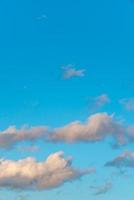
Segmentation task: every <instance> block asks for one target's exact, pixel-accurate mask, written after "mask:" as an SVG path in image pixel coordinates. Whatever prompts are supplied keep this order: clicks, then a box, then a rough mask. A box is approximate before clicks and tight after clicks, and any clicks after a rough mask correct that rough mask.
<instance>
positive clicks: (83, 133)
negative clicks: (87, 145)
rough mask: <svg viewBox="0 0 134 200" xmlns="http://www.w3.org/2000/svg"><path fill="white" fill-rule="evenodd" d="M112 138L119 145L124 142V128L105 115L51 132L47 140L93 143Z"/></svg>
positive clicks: (95, 116)
mask: <svg viewBox="0 0 134 200" xmlns="http://www.w3.org/2000/svg"><path fill="white" fill-rule="evenodd" d="M108 136H113V137H114V138H115V139H116V140H117V142H118V143H119V144H124V142H125V128H124V127H123V126H122V125H121V124H120V123H119V122H118V121H116V120H115V119H114V118H113V116H109V115H108V114H107V113H97V114H94V115H92V116H90V117H89V118H88V120H87V122H86V123H81V122H80V121H75V122H72V123H70V124H68V125H66V126H64V127H62V128H57V129H54V130H53V133H52V134H50V135H49V140H52V141H62V142H78V141H84V142H94V141H100V140H103V139H105V138H106V137H108Z"/></svg>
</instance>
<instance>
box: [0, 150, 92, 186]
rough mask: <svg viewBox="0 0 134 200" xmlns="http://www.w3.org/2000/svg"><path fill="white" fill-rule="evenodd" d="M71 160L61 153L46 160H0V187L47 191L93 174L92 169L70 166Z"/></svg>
mask: <svg viewBox="0 0 134 200" xmlns="http://www.w3.org/2000/svg"><path fill="white" fill-rule="evenodd" d="M71 165H72V159H71V158H70V157H69V158H65V157H64V153H63V152H56V153H54V154H51V155H50V156H49V157H48V158H47V159H46V160H44V161H42V162H37V161H36V160H35V159H34V158H31V157H29V158H26V159H23V160H18V161H13V160H2V159H1V160H0V187H1V188H10V189H19V190H20V189H21V190H47V189H52V188H56V187H58V186H60V185H62V184H64V183H65V182H68V181H72V180H75V179H78V178H80V177H82V176H84V175H86V174H90V173H93V172H95V169H94V168H90V169H86V170H80V169H75V168H73V167H72V166H71Z"/></svg>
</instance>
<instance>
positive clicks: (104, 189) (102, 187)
mask: <svg viewBox="0 0 134 200" xmlns="http://www.w3.org/2000/svg"><path fill="white" fill-rule="evenodd" d="M112 187H113V185H112V183H111V182H107V183H105V184H104V185H100V186H91V189H94V190H95V195H103V194H106V193H107V192H108V191H109V190H111V189H112Z"/></svg>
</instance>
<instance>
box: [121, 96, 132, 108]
mask: <svg viewBox="0 0 134 200" xmlns="http://www.w3.org/2000/svg"><path fill="white" fill-rule="evenodd" d="M119 103H120V104H121V105H123V106H124V108H125V109H126V110H128V111H134V98H124V99H121V100H120V101H119Z"/></svg>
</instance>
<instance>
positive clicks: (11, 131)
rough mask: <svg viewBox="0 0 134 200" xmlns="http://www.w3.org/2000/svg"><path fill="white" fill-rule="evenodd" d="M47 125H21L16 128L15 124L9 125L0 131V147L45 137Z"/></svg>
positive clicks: (8, 146)
mask: <svg viewBox="0 0 134 200" xmlns="http://www.w3.org/2000/svg"><path fill="white" fill-rule="evenodd" d="M47 131H48V129H47V127H45V126H37V127H31V128H27V127H22V128H21V129H17V128H16V127H15V126H10V127H9V128H7V129H6V130H4V131H1V132H0V148H10V147H12V146H13V145H14V144H16V143H18V142H22V141H35V140H38V139H45V137H46V134H47Z"/></svg>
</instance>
